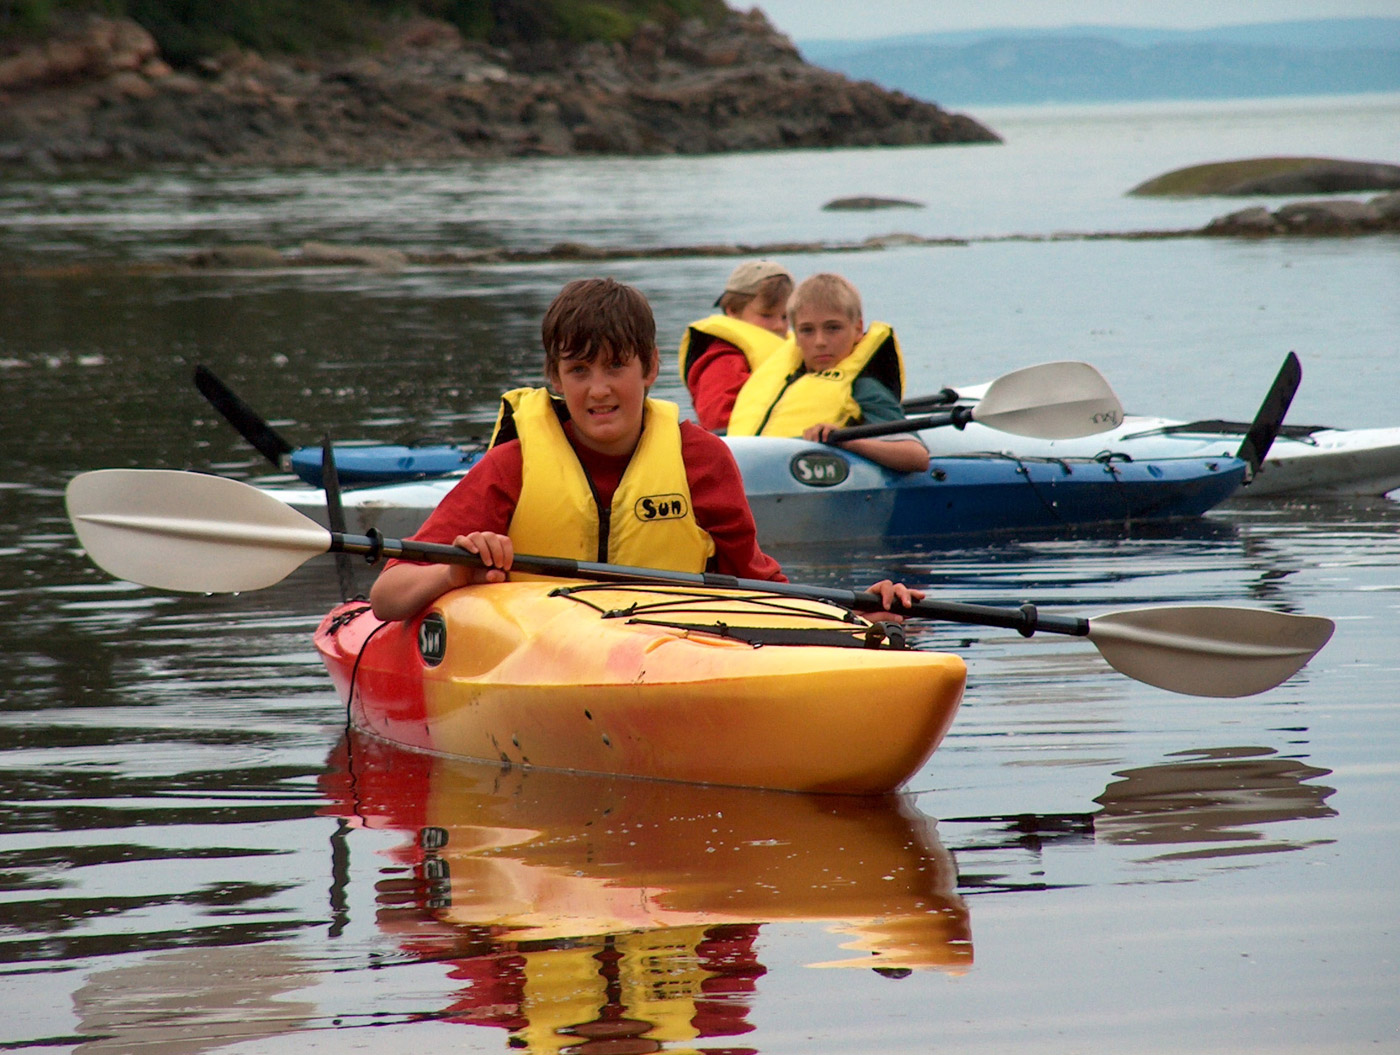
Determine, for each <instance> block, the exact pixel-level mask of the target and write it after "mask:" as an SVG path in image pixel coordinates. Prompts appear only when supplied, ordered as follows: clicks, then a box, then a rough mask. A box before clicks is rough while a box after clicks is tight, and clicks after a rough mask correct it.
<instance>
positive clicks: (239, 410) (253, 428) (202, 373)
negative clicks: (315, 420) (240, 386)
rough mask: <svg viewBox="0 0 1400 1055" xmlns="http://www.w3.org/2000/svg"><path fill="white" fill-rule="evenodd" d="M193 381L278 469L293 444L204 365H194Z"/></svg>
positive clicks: (226, 419)
mask: <svg viewBox="0 0 1400 1055" xmlns="http://www.w3.org/2000/svg"><path fill="white" fill-rule="evenodd" d="M194 384H195V387H196V388H198V389H199V391H200V392H201V394H203V396H204V398H205V399H207V400H209V402H210V403H211V404H212V405H213V407H214V409H215V410H217V411H218V412H219V413H220V414H222V415H223V416H224V420H225V421H227V422H228V423H229V424H230V425H232V426H233V427H234V428H235V429H237V430H238V434H239V435H240V436H242V437H243V438H244V439H245V440H247V441H248V442H249V443H250V444H252V446H253V448H254V449H255V450H256V451H257V452H258V453H259V454H261V455H262V456H263V457H264V458H266V459H267V460H268V461H270V462H271V463H272V464H273V466H274V467H275V468H278V469H280V468H282V459H283V458H284V457H286V456H287V455H288V454H291V453H292V450H293V447H292V445H291V444H290V443H288V442H287V441H286V440H285V439H284V438H283V437H282V436H281V435H280V434H279V433H278V432H277V430H276V429H274V428H273V427H272V426H271V425H269V424H268V423H267V422H266V421H264V420H263V418H262V415H261V414H259V413H258V412H257V411H256V410H254V409H253V408H252V407H250V406H249V405H248V404H247V403H245V402H243V400H241V399H240V398H239V397H238V395H237V393H235V392H234V391H233V389H231V388H229V387H228V385H226V384H224V383H223V382H222V381H220V380H219V379H218V378H217V377H216V376H215V375H214V372H213V371H212V370H210V369H209V368H208V367H206V366H203V365H200V366H196V367H195V368H194Z"/></svg>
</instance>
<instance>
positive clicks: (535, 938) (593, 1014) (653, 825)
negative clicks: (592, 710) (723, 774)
mask: <svg viewBox="0 0 1400 1055" xmlns="http://www.w3.org/2000/svg"><path fill="white" fill-rule="evenodd" d="M322 784H323V791H325V792H326V793H327V794H328V795H329V796H330V797H331V799H332V801H333V803H334V805H333V807H332V809H333V810H334V811H335V812H336V813H337V814H338V815H340V816H344V817H346V818H348V819H349V823H350V824H351V825H352V826H354V827H361V826H363V827H370V828H376V829H381V830H396V831H401V832H403V833H404V835H405V836H406V839H405V842H404V843H402V844H401V845H400V846H399V847H397V848H396V849H395V850H394V851H393V852H392V853H393V856H394V858H395V859H396V866H394V867H391V868H386V869H383V870H382V875H383V878H382V879H381V881H380V882H379V883H378V884H377V885H376V900H377V902H378V904H379V910H378V914H377V920H378V923H379V925H380V927H381V928H382V929H383V930H384V931H385V932H386V933H391V934H394V935H395V936H396V937H397V938H398V940H399V941H400V943H401V946H402V948H403V949H404V950H405V951H406V952H409V953H410V954H412V955H413V956H414V957H416V958H419V959H421V960H425V961H446V963H447V964H448V965H449V968H448V977H449V978H450V979H452V980H453V981H455V982H460V983H463V989H462V990H461V991H460V992H459V993H457V994H456V995H455V997H454V998H453V999H452V1001H451V1003H450V1004H449V1005H448V1006H447V1007H446V1008H445V1009H444V1011H443V1013H442V1017H444V1018H446V1019H449V1020H452V1021H458V1022H462V1023H466V1024H472V1025H482V1026H496V1027H500V1028H503V1029H507V1030H509V1031H511V1033H512V1034H513V1036H512V1043H516V1042H520V1043H524V1044H525V1045H526V1046H528V1048H529V1050H532V1051H536V1050H538V1051H553V1050H558V1049H560V1048H562V1047H567V1046H569V1045H576V1044H578V1043H580V1041H581V1040H582V1039H587V1040H593V1041H597V1040H600V1039H603V1038H610V1039H619V1038H624V1037H626V1038H630V1044H635V1045H636V1046H635V1047H634V1046H630V1044H629V1047H628V1050H629V1051H649V1050H660V1049H661V1047H662V1045H663V1044H664V1043H666V1042H674V1041H680V1040H691V1039H696V1038H701V1037H720V1036H735V1035H739V1034H742V1033H747V1032H749V1031H750V1030H751V1029H752V1028H753V1026H752V1025H751V1023H750V1022H749V1019H748V1017H749V1014H750V1012H751V1010H752V1009H753V1006H754V1001H755V999H756V991H755V990H756V987H755V982H756V980H757V979H758V978H759V977H761V976H762V975H763V974H764V973H765V971H766V968H765V967H764V965H763V964H762V963H760V962H759V960H758V955H757V950H756V944H755V943H756V939H757V938H758V936H759V932H760V928H761V927H762V926H763V924H765V923H769V922H784V923H808V924H820V925H823V926H825V927H826V928H828V929H829V930H831V931H833V932H835V933H838V934H841V935H843V936H845V938H846V939H847V940H846V941H845V942H844V944H842V945H841V948H842V949H844V950H847V952H848V953H850V955H848V956H837V957H834V958H833V959H831V960H827V961H824V962H822V963H819V964H813V965H811V966H820V967H870V968H873V969H875V970H877V971H879V972H880V973H881V974H883V975H886V976H889V977H896V978H897V977H902V976H903V975H906V974H908V973H909V972H910V971H912V970H918V969H936V970H945V971H954V972H961V971H963V970H965V969H967V968H968V967H970V966H971V963H972V943H971V932H970V926H969V919H968V911H967V907H966V905H965V904H964V903H963V901H962V899H961V898H960V897H959V896H958V895H957V892H956V886H957V869H956V866H955V864H954V862H953V859H952V856H951V855H950V854H949V853H948V852H947V851H946V850H944V849H943V847H942V845H941V844H940V843H939V840H938V836H937V833H936V831H935V828H934V825H933V822H932V821H931V820H929V819H928V818H927V817H925V816H923V815H922V814H920V813H918V811H917V810H915V809H914V808H913V807H912V805H911V804H910V802H909V800H908V799H906V798H895V797H893V796H890V797H851V796H830V795H825V796H809V795H795V794H787V793H773V792H763V791H755V790H749V789H742V788H723V787H708V786H697V785H683V784H673V783H668V782H664V781H637V780H629V779H626V778H609V777H593V776H588V775H583V774H572V773H571V774H564V773H553V772H548V771H542V770H526V769H522V768H520V767H512V768H510V769H502V768H499V767H495V766H487V765H481V764H476V763H469V762H461V761H457V760H452V759H444V758H440V757H433V756H430V755H425V754H421V753H418V752H410V751H404V750H402V749H399V748H396V747H393V746H392V745H388V744H385V743H383V742H381V741H378V740H374V739H371V738H369V737H364V736H361V735H359V734H355V733H351V734H349V736H348V737H347V739H346V740H345V741H344V742H343V743H342V745H341V746H340V748H339V749H338V750H337V754H336V757H335V758H333V759H332V765H331V767H330V768H329V769H328V771H327V773H326V774H325V776H324V777H323V781H322ZM649 1045H654V1046H649Z"/></svg>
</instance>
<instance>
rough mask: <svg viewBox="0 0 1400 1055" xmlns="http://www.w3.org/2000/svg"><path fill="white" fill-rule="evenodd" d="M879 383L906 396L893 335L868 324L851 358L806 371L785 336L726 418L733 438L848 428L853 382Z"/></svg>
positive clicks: (856, 409) (854, 412) (854, 417)
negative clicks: (817, 427)
mask: <svg viewBox="0 0 1400 1055" xmlns="http://www.w3.org/2000/svg"><path fill="white" fill-rule="evenodd" d="M862 376H869V377H873V378H875V379H876V380H877V381H881V382H883V383H884V384H885V386H886V387H887V388H889V390H890V391H891V392H893V393H894V394H895V398H896V399H902V398H904V356H903V355H902V354H901V352H900V350H899V341H898V340H896V339H895V335H894V331H893V330H892V329H890V328H889V326H887V325H886V324H885V323H883V322H872V323H871V324H870V328H869V329H868V330H866V331H865V336H864V337H862V338H861V339H860V340H859V341H858V342H857V343H856V346H855V347H854V348H853V349H851V354H850V355H848V356H846V358H844V359H842V360H841V361H840V362H839V363H837V364H836V365H835V366H833V367H832V368H831V369H830V370H822V371H820V372H818V373H809V372H808V371H807V369H806V367H804V366H803V365H802V353H801V352H800V351H798V349H797V341H796V340H795V339H793V338H789V339H788V340H787V342H786V343H785V344H784V345H783V347H782V348H781V349H780V350H779V351H778V352H777V354H775V355H771V356H769V358H768V359H767V360H766V361H765V362H764V363H763V365H762V366H760V367H759V368H758V369H757V370H755V371H754V372H753V374H752V376H750V377H749V379H748V380H747V381H745V382H744V387H743V388H741V389H740V390H739V396H738V398H737V399H736V400H735V401H734V411H733V413H732V414H730V416H729V435H731V436H801V435H802V432H803V430H804V429H808V428H810V427H811V426H813V425H821V424H825V423H828V422H829V423H831V424H833V425H850V424H852V423H854V422H857V421H859V420H860V404H858V403H857V402H856V401H855V397H854V396H853V395H852V394H851V389H852V386H854V385H855V383H856V378H858V377H862Z"/></svg>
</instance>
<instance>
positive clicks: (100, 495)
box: [67, 469, 331, 593]
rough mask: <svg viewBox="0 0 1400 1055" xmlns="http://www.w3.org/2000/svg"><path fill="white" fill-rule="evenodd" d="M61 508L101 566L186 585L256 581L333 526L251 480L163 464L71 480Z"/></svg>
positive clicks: (271, 577) (292, 563) (313, 549)
mask: <svg viewBox="0 0 1400 1055" xmlns="http://www.w3.org/2000/svg"><path fill="white" fill-rule="evenodd" d="M67 503H68V518H69V520H71V521H72V523H73V530H74V532H75V533H76V534H77V536H78V541H79V542H80V543H81V544H82V546H83V548H84V549H85V550H87V554H88V556H89V557H90V558H91V559H92V561H93V563H94V564H96V565H97V566H98V567H100V568H103V569H105V570H106V571H108V572H110V573H111V574H113V575H115V576H116V577H117V578H119V579H126V580H128V581H129V582H136V583H140V584H141V585H143V586H153V587H155V588H157V589H161V590H178V591H182V592H186V593H237V592H238V591H240V590H260V589H262V588H263V587H265V586H271V585H272V584H273V583H276V582H280V581H281V580H282V579H285V578H286V577H287V576H288V575H290V574H291V573H292V572H293V571H295V570H296V569H297V568H298V567H300V566H301V565H302V564H303V563H305V562H306V561H307V560H308V559H309V558H310V557H314V556H316V555H317V554H319V553H325V552H326V551H327V550H328V549H330V544H331V535H330V532H328V531H326V530H325V529H324V528H322V527H321V526H320V525H319V524H317V523H316V522H315V521H313V520H309V519H308V518H306V517H304V516H302V515H301V514H300V513H298V512H297V511H296V510H295V509H292V508H291V507H290V506H287V505H284V504H283V503H281V502H279V501H277V499H275V498H272V497H270V496H268V495H264V494H263V493H262V492H261V491H259V490H258V489H257V488H256V487H250V486H249V485H247V484H244V483H239V482H238V481H237V480H226V479H224V478H223V477H221V476H206V475H204V474H202V473H190V472H177V471H174V470H166V469H100V470H97V471H96V472H89V473H83V474H82V475H81V476H76V477H74V478H73V480H72V481H71V482H70V483H69V484H68V491H67Z"/></svg>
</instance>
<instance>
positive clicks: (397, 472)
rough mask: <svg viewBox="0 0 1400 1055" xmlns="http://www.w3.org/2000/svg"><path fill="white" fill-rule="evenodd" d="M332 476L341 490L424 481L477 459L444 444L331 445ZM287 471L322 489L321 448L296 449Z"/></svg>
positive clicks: (462, 468)
mask: <svg viewBox="0 0 1400 1055" xmlns="http://www.w3.org/2000/svg"><path fill="white" fill-rule="evenodd" d="M333 449H334V451H335V475H336V478H337V479H338V480H339V481H340V485H341V486H342V487H363V486H367V485H373V484H392V483H399V482H402V481H409V480H428V479H431V478H432V477H434V476H449V475H452V474H453V473H462V472H465V471H466V470H467V469H468V468H470V467H471V465H472V464H473V463H474V462H475V461H476V459H477V458H479V457H480V456H481V452H480V451H468V450H464V449H463V448H461V447H457V446H454V445H451V444H446V443H436V444H426V445H424V446H421V447H409V446H405V445H403V444H397V443H372V444H364V445H355V444H340V443H338V444H335V445H334V448H333ZM287 463H288V467H289V468H290V469H291V470H292V472H294V473H296V474H297V476H299V477H300V478H301V479H303V480H305V481H306V482H307V483H309V484H310V485H311V486H312V487H323V486H324V485H325V484H324V481H323V479H322V477H321V448H320V447H298V448H297V449H296V450H294V451H292V452H291V453H289V454H288V455H287Z"/></svg>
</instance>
